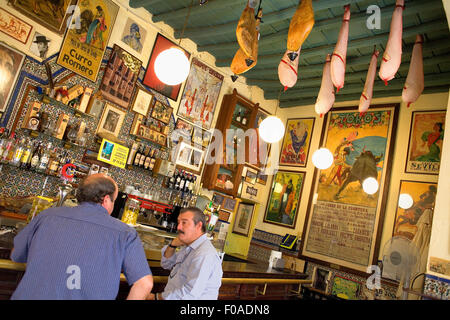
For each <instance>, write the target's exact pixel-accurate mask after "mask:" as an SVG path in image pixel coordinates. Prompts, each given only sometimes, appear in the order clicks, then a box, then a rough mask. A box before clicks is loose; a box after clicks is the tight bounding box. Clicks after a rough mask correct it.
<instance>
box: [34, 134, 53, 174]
mask: <svg viewBox="0 0 450 320" xmlns="http://www.w3.org/2000/svg"><path fill="white" fill-rule="evenodd" d="M51 148H52V143H51V142H49V143H48V145H47V147H45V148H43V151H42V156H41V159H40V162H39V166H38V167H37V171H39V172H42V173H45V172H46V171H47V166H48V161H49V160H50V150H51Z"/></svg>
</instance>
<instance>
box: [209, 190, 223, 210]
mask: <svg viewBox="0 0 450 320" xmlns="http://www.w3.org/2000/svg"><path fill="white" fill-rule="evenodd" d="M224 199H225V196H223V195H221V194H219V193H214V194H213V198H212V202H213V205H214V206H216V207H217V206H219V205H220V206H222V205H223V200H224Z"/></svg>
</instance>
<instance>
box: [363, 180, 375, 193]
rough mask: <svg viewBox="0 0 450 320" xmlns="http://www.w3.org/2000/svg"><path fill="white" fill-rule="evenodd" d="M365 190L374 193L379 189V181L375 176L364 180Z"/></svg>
mask: <svg viewBox="0 0 450 320" xmlns="http://www.w3.org/2000/svg"><path fill="white" fill-rule="evenodd" d="M362 187H363V190H364V192H365V193H367V194H374V193H375V192H377V191H378V181H377V179H375V178H372V177H369V178H367V179H365V180H364V181H363V185H362Z"/></svg>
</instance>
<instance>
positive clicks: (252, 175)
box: [244, 167, 258, 185]
mask: <svg viewBox="0 0 450 320" xmlns="http://www.w3.org/2000/svg"><path fill="white" fill-rule="evenodd" d="M245 169H246V170H245ZM244 170H245V181H246V182H248V183H250V184H253V185H254V184H255V183H256V176H257V174H258V171H256V170H254V169H250V168H248V167H244Z"/></svg>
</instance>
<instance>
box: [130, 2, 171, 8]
mask: <svg viewBox="0 0 450 320" xmlns="http://www.w3.org/2000/svg"><path fill="white" fill-rule="evenodd" d="M165 1H167V0H130V7H132V8H140V7H143V6H154V5H156V4H157V3H159V2H165Z"/></svg>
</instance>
